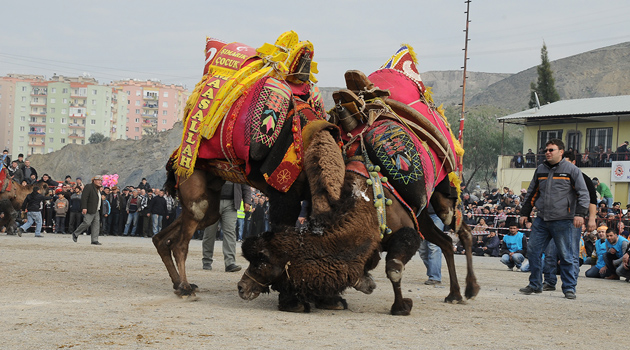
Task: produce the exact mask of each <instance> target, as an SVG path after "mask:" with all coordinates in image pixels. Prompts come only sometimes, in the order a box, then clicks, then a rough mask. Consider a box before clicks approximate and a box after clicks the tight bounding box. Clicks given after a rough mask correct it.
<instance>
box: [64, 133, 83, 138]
mask: <svg viewBox="0 0 630 350" xmlns="http://www.w3.org/2000/svg"><path fill="white" fill-rule="evenodd" d="M68 137H69V138H71V139H82V138H85V136H84V135H79V134H70V135H68Z"/></svg>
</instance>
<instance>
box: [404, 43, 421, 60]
mask: <svg viewBox="0 0 630 350" xmlns="http://www.w3.org/2000/svg"><path fill="white" fill-rule="evenodd" d="M402 46H407V48H408V49H409V55H410V56H411V59H412V60H413V63H415V64H418V56H416V52H415V51H414V50H413V47H411V45H409V44H402Z"/></svg>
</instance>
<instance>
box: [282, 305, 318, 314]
mask: <svg viewBox="0 0 630 350" xmlns="http://www.w3.org/2000/svg"><path fill="white" fill-rule="evenodd" d="M278 310H280V311H285V312H300V313H301V312H304V313H309V312H311V304H309V303H297V304H296V305H281V304H278Z"/></svg>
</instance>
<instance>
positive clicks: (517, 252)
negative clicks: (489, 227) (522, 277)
mask: <svg viewBox="0 0 630 350" xmlns="http://www.w3.org/2000/svg"><path fill="white" fill-rule="evenodd" d="M501 255H502V256H501V263H503V264H505V265H507V267H508V270H510V271H512V270H514V266H516V270H517V271H519V270H520V269H521V264H523V261H524V260H525V256H526V255H527V238H526V237H525V234H523V232H520V231H519V230H518V227H517V226H516V224H513V225H512V226H510V230H509V232H508V234H507V235H505V236H503V245H502V246H501Z"/></svg>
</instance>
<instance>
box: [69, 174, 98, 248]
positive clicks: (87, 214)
mask: <svg viewBox="0 0 630 350" xmlns="http://www.w3.org/2000/svg"><path fill="white" fill-rule="evenodd" d="M102 187H103V177H102V176H100V175H96V176H94V177H93V178H92V183H90V184H87V185H85V188H84V189H83V194H82V195H81V212H82V213H83V222H82V223H81V225H79V227H77V229H76V230H74V232H72V240H73V241H75V242H76V241H77V238H78V237H79V235H80V234H81V233H83V232H85V231H86V230H87V229H88V227H90V231H91V234H92V244H94V245H101V243H99V241H98V233H99V231H100V211H101V207H102V205H101V188H102Z"/></svg>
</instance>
